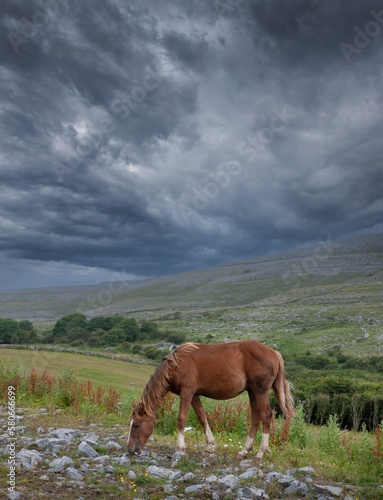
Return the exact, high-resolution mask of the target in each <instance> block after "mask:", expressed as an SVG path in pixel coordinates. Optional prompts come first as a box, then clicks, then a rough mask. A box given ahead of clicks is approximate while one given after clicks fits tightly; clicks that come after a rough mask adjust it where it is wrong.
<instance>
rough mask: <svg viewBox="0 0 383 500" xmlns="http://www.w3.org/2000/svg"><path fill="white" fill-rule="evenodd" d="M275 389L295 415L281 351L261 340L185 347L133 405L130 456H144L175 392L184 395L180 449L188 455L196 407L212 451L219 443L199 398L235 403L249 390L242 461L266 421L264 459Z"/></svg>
mask: <svg viewBox="0 0 383 500" xmlns="http://www.w3.org/2000/svg"><path fill="white" fill-rule="evenodd" d="M271 387H272V388H273V390H274V394H275V396H276V398H277V400H278V403H279V406H280V407H281V409H282V411H283V412H284V413H285V415H286V416H288V417H292V416H294V414H295V412H294V406H293V401H292V397H291V394H290V387H291V384H290V383H289V382H287V381H286V379H285V371H284V366H283V359H282V356H281V354H280V353H279V352H277V351H274V350H273V349H271V348H270V347H267V346H265V345H264V344H261V343H260V342H257V341H256V340H243V341H240V342H231V343H227V344H215V345H205V344H192V343H187V344H183V345H181V346H180V347H178V348H177V349H176V350H175V351H173V352H172V353H171V354H169V355H168V356H165V357H164V358H163V359H162V362H161V363H160V364H159V365H158V367H157V369H156V370H155V372H154V373H153V375H152V376H151V377H150V379H149V382H148V383H147V384H146V387H145V389H144V391H143V393H142V396H141V400H140V402H139V403H138V405H135V403H133V412H132V415H131V421H130V430H129V438H128V451H129V453H130V454H131V455H133V454H134V453H140V452H141V449H142V448H143V447H144V445H145V443H146V441H147V440H148V438H149V436H150V435H151V433H152V432H153V419H154V415H155V413H156V411H157V410H158V408H159V406H160V405H161V403H162V401H163V399H164V397H165V396H166V394H167V393H168V392H169V391H170V392H172V393H173V394H177V395H178V396H180V409H179V413H178V421H177V424H178V441H177V450H179V451H185V450H186V445H185V438H184V431H185V424H186V418H187V414H188V411H189V408H190V405H192V407H193V409H194V411H195V413H196V415H197V417H198V420H199V421H200V422H201V424H202V427H203V430H204V433H205V437H206V451H211V450H212V447H213V446H214V445H215V444H216V443H215V439H214V437H213V435H212V433H211V430H210V428H209V424H208V422H207V418H206V414H205V412H204V410H203V408H202V404H201V401H200V398H199V397H200V396H206V397H208V398H212V399H221V400H222V399H231V398H234V397H236V396H238V394H241V393H242V392H244V391H247V392H248V395H249V402H250V410H251V427H250V432H249V436H248V438H247V440H246V443H245V446H244V448H243V450H242V451H241V452H240V453H239V457H240V458H242V457H244V456H245V455H246V453H247V452H248V451H250V450H251V449H252V448H253V444H254V439H255V436H256V434H257V431H258V427H259V423H260V421H262V440H261V446H260V449H259V451H258V453H257V455H256V457H257V458H261V457H262V456H263V454H264V453H265V452H266V451H269V434H270V421H271V414H272V413H271V409H270V404H269V389H270V388H271Z"/></svg>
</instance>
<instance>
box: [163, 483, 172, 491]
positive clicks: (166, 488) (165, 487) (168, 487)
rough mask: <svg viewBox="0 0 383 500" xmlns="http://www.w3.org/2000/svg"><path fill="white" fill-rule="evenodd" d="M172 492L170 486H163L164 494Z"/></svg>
mask: <svg viewBox="0 0 383 500" xmlns="http://www.w3.org/2000/svg"><path fill="white" fill-rule="evenodd" d="M173 490H174V487H173V485H172V484H165V485H164V493H172V492H173Z"/></svg>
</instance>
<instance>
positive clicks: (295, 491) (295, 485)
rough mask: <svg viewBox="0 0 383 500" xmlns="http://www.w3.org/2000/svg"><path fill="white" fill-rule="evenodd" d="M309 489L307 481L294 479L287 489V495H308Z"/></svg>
mask: <svg viewBox="0 0 383 500" xmlns="http://www.w3.org/2000/svg"><path fill="white" fill-rule="evenodd" d="M308 491H309V489H308V487H307V485H306V484H305V483H301V482H300V481H297V480H296V479H294V481H293V482H292V483H291V484H290V486H289V487H287V488H286V489H285V493H286V495H302V496H305V495H307V493H308Z"/></svg>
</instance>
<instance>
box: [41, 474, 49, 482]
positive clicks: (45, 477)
mask: <svg viewBox="0 0 383 500" xmlns="http://www.w3.org/2000/svg"><path fill="white" fill-rule="evenodd" d="M39 479H41V481H49V477H48V476H47V475H46V474H43V475H42V476H40V477H39Z"/></svg>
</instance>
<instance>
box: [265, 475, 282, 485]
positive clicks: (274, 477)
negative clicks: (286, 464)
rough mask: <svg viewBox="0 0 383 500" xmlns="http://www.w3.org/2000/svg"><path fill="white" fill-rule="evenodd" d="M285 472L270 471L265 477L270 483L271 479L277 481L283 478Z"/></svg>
mask: <svg viewBox="0 0 383 500" xmlns="http://www.w3.org/2000/svg"><path fill="white" fill-rule="evenodd" d="M282 478H283V474H281V473H280V472H269V473H268V474H266V476H265V479H266V481H267V482H268V483H269V482H270V481H277V480H278V479H282Z"/></svg>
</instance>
